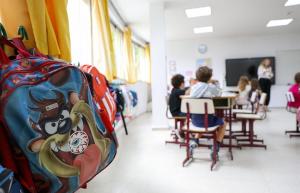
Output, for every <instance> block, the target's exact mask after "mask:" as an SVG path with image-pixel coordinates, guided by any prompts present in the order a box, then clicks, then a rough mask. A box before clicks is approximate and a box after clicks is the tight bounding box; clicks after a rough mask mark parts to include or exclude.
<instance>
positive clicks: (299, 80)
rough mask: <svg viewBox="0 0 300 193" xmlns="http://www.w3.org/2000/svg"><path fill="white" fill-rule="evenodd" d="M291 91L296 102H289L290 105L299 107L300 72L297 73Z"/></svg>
mask: <svg viewBox="0 0 300 193" xmlns="http://www.w3.org/2000/svg"><path fill="white" fill-rule="evenodd" d="M289 91H290V92H292V93H293V95H294V98H295V102H289V103H288V107H291V108H296V109H297V108H299V107H300V72H298V73H296V74H295V84H293V85H292V86H291V87H290V89H289Z"/></svg>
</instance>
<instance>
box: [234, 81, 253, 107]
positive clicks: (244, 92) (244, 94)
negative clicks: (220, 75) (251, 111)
mask: <svg viewBox="0 0 300 193" xmlns="http://www.w3.org/2000/svg"><path fill="white" fill-rule="evenodd" d="M238 90H239V94H238V96H237V98H236V104H237V105H238V106H239V107H242V106H243V105H248V104H249V102H248V95H249V90H250V86H249V79H248V77H247V76H241V77H240V80H239V82H238Z"/></svg>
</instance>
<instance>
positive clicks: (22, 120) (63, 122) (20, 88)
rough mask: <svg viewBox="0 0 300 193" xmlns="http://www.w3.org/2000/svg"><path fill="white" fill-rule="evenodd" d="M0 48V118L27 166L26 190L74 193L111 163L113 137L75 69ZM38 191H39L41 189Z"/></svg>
mask: <svg viewBox="0 0 300 193" xmlns="http://www.w3.org/2000/svg"><path fill="white" fill-rule="evenodd" d="M0 43H2V44H7V45H10V46H12V47H14V48H15V49H17V50H18V52H19V53H20V54H21V55H19V56H18V57H17V59H15V60H9V59H8V58H7V57H6V56H5V53H4V51H3V50H2V49H1V47H0V70H1V71H0V85H1V93H0V94H1V95H0V97H1V98H0V105H1V116H0V117H1V120H2V122H3V123H4V126H5V129H6V130H7V131H8V133H9V136H10V137H11V139H10V140H13V141H14V142H15V144H17V146H18V148H20V149H21V151H22V153H23V155H24V156H25V157H26V158H27V160H28V161H29V164H30V169H31V172H32V176H33V182H34V183H36V184H34V187H31V188H30V190H29V191H30V192H51V193H52V192H53V193H54V192H75V191H76V190H77V189H79V188H80V187H82V186H84V185H85V184H86V183H87V182H88V181H90V180H91V179H92V178H93V177H94V176H95V175H97V174H98V173H99V172H101V171H102V170H103V169H104V168H106V167H107V166H108V165H109V164H110V163H111V162H112V161H113V159H114V157H115V155H116V150H117V139H116V136H115V133H114V131H108V130H107V128H106V127H105V125H104V124H103V122H102V120H101V118H100V116H99V115H98V114H97V112H96V110H95V108H96V106H95V103H94V101H93V98H92V96H91V93H90V90H89V86H88V82H87V79H86V77H85V75H84V74H83V72H81V71H80V70H79V69H78V68H77V67H74V66H71V65H70V64H67V63H65V62H62V61H55V60H51V59H48V58H46V57H41V56H39V57H37V56H32V55H29V54H28V55H27V53H26V51H25V50H23V49H21V48H19V47H17V46H16V45H13V44H11V43H10V42H7V40H4V39H3V38H2V39H1V41H0ZM41 188H42V189H41Z"/></svg>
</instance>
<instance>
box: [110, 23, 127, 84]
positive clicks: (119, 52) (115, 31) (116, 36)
mask: <svg viewBox="0 0 300 193" xmlns="http://www.w3.org/2000/svg"><path fill="white" fill-rule="evenodd" d="M111 29H112V30H111V31H112V36H113V44H114V51H115V62H116V66H117V78H119V79H124V80H127V79H128V77H127V68H126V66H125V63H124V54H125V53H124V42H123V32H122V31H121V30H120V29H119V28H118V27H116V26H114V25H113V24H111Z"/></svg>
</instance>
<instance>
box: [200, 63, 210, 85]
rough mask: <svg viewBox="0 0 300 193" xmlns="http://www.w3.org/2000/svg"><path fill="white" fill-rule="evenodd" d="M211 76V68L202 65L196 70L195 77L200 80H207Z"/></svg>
mask: <svg viewBox="0 0 300 193" xmlns="http://www.w3.org/2000/svg"><path fill="white" fill-rule="evenodd" d="M211 76H212V69H210V68H208V67H207V66H202V67H200V68H198V70H197V71H196V78H197V80H198V81H200V82H208V81H209V80H210V78H211Z"/></svg>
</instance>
